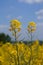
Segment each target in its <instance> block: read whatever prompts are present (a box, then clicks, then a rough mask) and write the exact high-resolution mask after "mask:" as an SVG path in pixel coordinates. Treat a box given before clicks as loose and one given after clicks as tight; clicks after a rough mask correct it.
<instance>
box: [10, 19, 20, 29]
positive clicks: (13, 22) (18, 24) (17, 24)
mask: <svg viewBox="0 0 43 65" xmlns="http://www.w3.org/2000/svg"><path fill="white" fill-rule="evenodd" d="M11 26H12V27H13V28H15V29H18V28H20V26H21V23H20V22H19V21H18V20H11Z"/></svg>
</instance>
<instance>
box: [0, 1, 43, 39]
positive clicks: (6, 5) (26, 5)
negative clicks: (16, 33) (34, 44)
mask: <svg viewBox="0 0 43 65" xmlns="http://www.w3.org/2000/svg"><path fill="white" fill-rule="evenodd" d="M12 19H18V20H19V21H20V22H21V23H22V29H23V30H24V31H23V30H22V36H23V34H24V33H25V29H26V28H27V25H28V22H31V21H34V22H35V23H36V24H37V29H36V31H35V33H34V39H39V40H43V0H0V32H4V33H6V34H9V35H10V34H11V33H10V32H9V30H8V28H9V26H10V23H9V22H10V20H12ZM26 37H27V36H26V34H25V38H26Z"/></svg>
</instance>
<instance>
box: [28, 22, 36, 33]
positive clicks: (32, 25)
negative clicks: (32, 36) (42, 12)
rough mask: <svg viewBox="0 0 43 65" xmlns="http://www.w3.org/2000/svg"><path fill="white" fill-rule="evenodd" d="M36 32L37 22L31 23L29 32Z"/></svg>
mask: <svg viewBox="0 0 43 65" xmlns="http://www.w3.org/2000/svg"><path fill="white" fill-rule="evenodd" d="M35 30H36V23H35V22H30V23H29V25H28V31H29V32H34V31H35Z"/></svg>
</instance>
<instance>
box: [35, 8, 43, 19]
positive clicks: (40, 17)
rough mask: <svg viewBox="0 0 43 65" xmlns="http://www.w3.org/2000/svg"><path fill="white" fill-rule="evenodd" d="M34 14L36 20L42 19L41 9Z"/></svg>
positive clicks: (42, 12) (42, 10)
mask: <svg viewBox="0 0 43 65" xmlns="http://www.w3.org/2000/svg"><path fill="white" fill-rule="evenodd" d="M35 14H36V15H37V19H38V20H42V19H43V9H41V10H39V11H37V12H35Z"/></svg>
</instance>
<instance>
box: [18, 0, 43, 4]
mask: <svg viewBox="0 0 43 65" xmlns="http://www.w3.org/2000/svg"><path fill="white" fill-rule="evenodd" d="M18 1H19V2H24V3H29V4H32V3H41V2H43V0H18Z"/></svg>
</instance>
